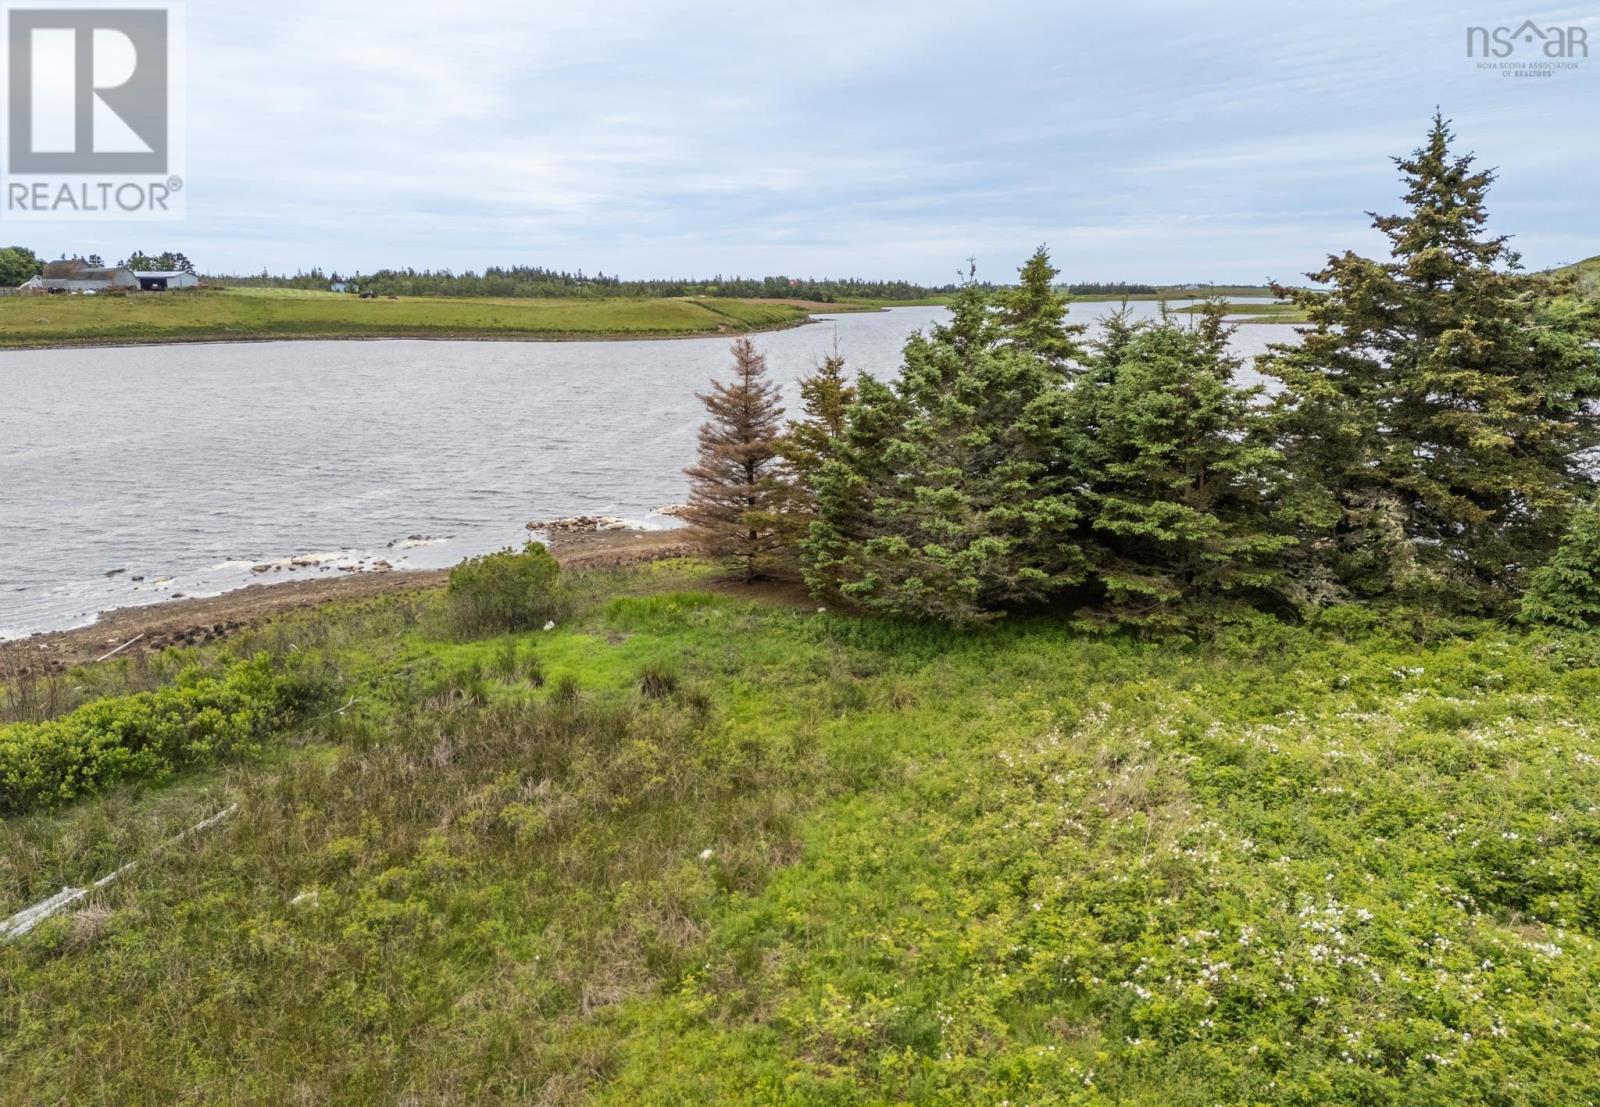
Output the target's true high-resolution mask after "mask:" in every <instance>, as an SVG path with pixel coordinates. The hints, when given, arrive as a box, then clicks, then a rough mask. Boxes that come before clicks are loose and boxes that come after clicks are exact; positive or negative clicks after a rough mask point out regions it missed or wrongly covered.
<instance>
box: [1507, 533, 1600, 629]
mask: <svg viewBox="0 0 1600 1107" xmlns="http://www.w3.org/2000/svg"><path fill="white" fill-rule="evenodd" d="M1522 619H1523V621H1524V622H1527V623H1542V624H1544V625H1545V626H1553V627H1566V628H1567V629H1569V630H1587V629H1589V628H1590V627H1594V626H1597V625H1600V504H1595V503H1588V504H1584V505H1583V506H1582V507H1580V508H1579V509H1578V510H1577V511H1576V512H1574V513H1573V516H1572V520H1571V522H1570V523H1569V524H1568V526H1567V532H1566V534H1565V535H1564V536H1563V537H1562V539H1561V546H1560V548H1559V549H1557V550H1556V553H1555V556H1554V557H1552V558H1551V559H1550V560H1549V561H1548V562H1547V563H1546V564H1545V565H1544V566H1542V567H1541V568H1540V569H1539V571H1538V572H1536V573H1534V574H1533V579H1532V581H1530V582H1529V585H1528V591H1527V594H1526V595H1524V596H1523V597H1522Z"/></svg>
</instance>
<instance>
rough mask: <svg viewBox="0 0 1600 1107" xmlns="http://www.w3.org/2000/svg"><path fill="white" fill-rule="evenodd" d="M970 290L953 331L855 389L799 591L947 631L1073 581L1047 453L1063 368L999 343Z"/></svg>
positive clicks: (1062, 509) (1052, 443)
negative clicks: (896, 373) (892, 377)
mask: <svg viewBox="0 0 1600 1107" xmlns="http://www.w3.org/2000/svg"><path fill="white" fill-rule="evenodd" d="M1015 333H1016V332H1014V331H1011V330H1008V325H1007V324H1006V322H1005V321H1004V320H1003V319H1002V318H1000V317H998V316H997V312H996V311H995V308H994V302H993V297H992V296H991V294H989V293H988V292H986V291H984V290H983V289H982V288H980V287H979V286H978V285H977V284H976V282H974V281H972V280H970V279H969V280H968V282H967V284H966V285H965V286H964V287H963V289H962V290H961V292H960V293H959V294H958V295H957V297H956V300H955V302H954V303H953V304H952V306H951V318H950V321H949V322H948V323H946V324H944V325H942V326H938V327H935V328H933V330H932V331H931V332H930V333H929V334H926V335H921V334H919V335H915V336H913V337H912V338H911V340H910V341H909V342H908V343H907V344H906V348H905V356H904V366H903V370H902V372H901V375H900V378H899V379H898V380H897V381H895V382H894V383H893V384H884V383H881V382H878V381H876V380H873V379H872V378H871V377H868V376H863V377H862V379H861V382H860V390H859V395H858V398H857V402H856V403H855V405H854V406H853V407H852V408H851V412H850V417H849V419H848V420H847V423H846V428H845V434H844V437H843V439H842V440H841V441H840V442H839V444H838V452H837V456H836V457H835V458H834V459H833V460H832V461H830V462H829V463H828V464H826V465H825V466H824V467H823V469H822V472H821V475H820V479H819V482H818V504H819V509H820V518H819V519H818V521H817V524H816V525H815V526H813V527H812V529H811V536H810V538H809V539H808V541H807V543H806V554H807V560H808V569H807V579H808V582H809V583H810V584H811V585H812V587H813V588H814V589H818V590H822V591H827V592H836V593H838V594H842V595H843V596H844V597H845V598H846V599H848V600H851V601H853V602H855V603H857V604H859V605H861V606H862V607H865V608H867V609H869V610H875V611H883V612H887V613H894V614H901V615H910V616H914V617H921V618H932V619H938V620H942V621H945V622H949V623H953V624H965V623H973V622H979V621H983V620H986V619H990V618H993V617H996V616H997V615H998V614H999V613H1000V612H1001V611H1003V610H1004V609H1005V608H1007V607H1011V606H1014V605H1017V604H1020V603H1023V602H1027V601H1037V600H1041V599H1044V598H1046V597H1048V596H1050V595H1052V594H1054V593H1055V592H1057V591H1058V590H1059V589H1061V588H1062V587H1063V586H1065V585H1067V584H1069V583H1072V582H1075V581H1076V580H1078V579H1080V576H1081V558H1080V556H1079V554H1078V551H1077V549H1076V548H1075V547H1074V546H1073V545H1072V544H1071V543H1070V542H1066V541H1063V535H1065V534H1066V533H1068V532H1069V531H1070V529H1071V527H1072V526H1073V524H1074V522H1075V520H1076V518H1077V504H1076V499H1075V496H1074V495H1073V492H1072V489H1071V488H1070V487H1069V486H1068V484H1067V481H1066V477H1065V474H1063V473H1059V472H1056V471H1054V470H1053V467H1052V464H1051V457H1052V453H1053V451H1054V450H1055V448H1056V445H1057V443H1058V442H1059V441H1060V439H1061V438H1062V436H1063V431H1064V417H1065V404H1064V401H1065V390H1064V389H1063V387H1062V383H1061V375H1060V371H1059V368H1058V367H1057V366H1056V365H1055V364H1054V363H1053V362H1052V361H1049V360H1046V359H1045V358H1044V357H1042V356H1040V355H1039V354H1038V353H1036V352H1034V351H1033V350H1031V349H1030V348H1028V346H1027V344H1026V343H1024V342H1022V341H1011V339H1012V338H1013V337H1014V335H1015Z"/></svg>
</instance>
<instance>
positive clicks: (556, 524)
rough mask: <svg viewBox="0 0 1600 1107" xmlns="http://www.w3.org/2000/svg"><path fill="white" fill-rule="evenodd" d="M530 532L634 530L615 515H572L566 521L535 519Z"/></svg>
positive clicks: (559, 532) (567, 532)
mask: <svg viewBox="0 0 1600 1107" xmlns="http://www.w3.org/2000/svg"><path fill="white" fill-rule="evenodd" d="M528 529H529V530H542V531H544V532H545V533H546V534H587V533H590V532H595V531H602V530H632V529H633V528H632V527H630V526H629V525H628V521H627V520H626V519H618V518H617V517H616V516H614V515H572V516H568V517H567V518H564V519H535V520H534V521H533V522H531V523H529V524H528Z"/></svg>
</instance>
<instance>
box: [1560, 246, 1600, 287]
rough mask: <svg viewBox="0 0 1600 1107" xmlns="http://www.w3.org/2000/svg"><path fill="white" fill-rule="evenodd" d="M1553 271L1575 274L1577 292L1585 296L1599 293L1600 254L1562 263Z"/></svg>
mask: <svg viewBox="0 0 1600 1107" xmlns="http://www.w3.org/2000/svg"><path fill="white" fill-rule="evenodd" d="M1555 272H1557V273H1575V274H1577V277H1578V291H1579V292H1581V293H1583V294H1584V295H1586V296H1595V295H1600V255H1596V256H1595V257H1592V258H1584V259H1583V260H1582V261H1575V262H1573V263H1572V264H1571V265H1563V266H1561V268H1559V269H1557V270H1555Z"/></svg>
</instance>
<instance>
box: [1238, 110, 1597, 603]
mask: <svg viewBox="0 0 1600 1107" xmlns="http://www.w3.org/2000/svg"><path fill="white" fill-rule="evenodd" d="M1452 137H1453V136H1452V134H1451V132H1450V129H1449V127H1448V125H1447V124H1446V122H1445V120H1444V119H1443V118H1442V117H1440V116H1439V115H1437V114H1436V115H1435V117H1434V120H1433V126H1432V128H1431V130H1430V132H1429V134H1428V139H1427V142H1426V143H1425V145H1424V146H1423V147H1422V148H1421V149H1419V150H1417V151H1416V152H1415V153H1413V155H1412V156H1411V157H1409V158H1397V159H1395V160H1396V164H1397V165H1398V167H1399V169H1400V171H1401V174H1402V176H1403V178H1404V180H1405V182H1406V194H1405V200H1406V205H1407V210H1406V212H1405V213H1404V214H1401V215H1393V216H1377V215H1374V216H1373V225H1374V226H1375V227H1377V228H1378V229H1379V230H1380V231H1382V232H1383V233H1384V235H1385V236H1387V238H1388V239H1389V243H1390V258H1389V260H1387V261H1375V260H1372V259H1368V258H1364V257H1360V256H1357V255H1356V254H1353V253H1345V254H1343V255H1340V256H1335V257H1331V258H1329V260H1328V264H1327V266H1326V267H1325V268H1324V269H1323V270H1321V271H1320V272H1317V273H1313V274H1310V276H1311V277H1312V279H1313V280H1315V281H1317V282H1318V283H1320V284H1325V285H1328V286H1329V288H1328V290H1327V291H1325V292H1297V293H1294V294H1293V295H1294V298H1295V299H1296V301H1297V302H1298V303H1299V304H1300V306H1301V307H1302V308H1303V309H1305V311H1306V313H1307V315H1308V318H1309V320H1310V322H1311V327H1310V328H1309V329H1308V330H1307V331H1306V332H1304V335H1303V341H1302V342H1301V343H1300V344H1299V345H1298V346H1296V347H1279V348H1276V349H1275V351H1274V354H1273V356H1272V357H1271V358H1270V359H1269V360H1268V361H1267V362H1266V363H1264V364H1263V366H1262V368H1263V370H1264V371H1265V372H1268V373H1270V374H1272V375H1275V376H1277V377H1279V378H1280V379H1282V380H1283V381H1284V382H1285V384H1286V385H1287V390H1286V392H1285V394H1284V396H1283V397H1282V401H1281V409H1282V413H1283V426H1284V430H1285V434H1286V438H1285V446H1286V450H1287V452H1288V455H1289V457H1290V460H1291V462H1292V463H1293V465H1294V466H1295V468H1296V471H1297V474H1298V476H1299V479H1300V480H1301V481H1302V482H1303V483H1304V485H1305V486H1306V487H1308V488H1321V489H1323V490H1325V492H1324V495H1323V497H1322V501H1321V502H1320V503H1313V502H1311V501H1310V500H1309V499H1308V501H1307V502H1306V504H1305V505H1304V506H1305V509H1306V510H1305V515H1306V517H1307V518H1308V519H1312V518H1315V519H1318V520H1319V521H1320V526H1319V528H1317V531H1318V532H1317V533H1312V534H1308V537H1310V538H1312V539H1314V540H1316V541H1319V542H1320V543H1321V544H1322V545H1324V546H1326V547H1327V548H1328V549H1329V550H1330V555H1329V557H1330V562H1331V567H1332V569H1333V572H1334V573H1335V574H1336V576H1337V577H1338V578H1339V580H1340V581H1341V582H1342V584H1343V585H1344V586H1345V587H1346V588H1348V589H1350V590H1352V591H1354V592H1356V593H1358V594H1361V593H1364V594H1378V593H1386V592H1393V593H1399V594H1401V595H1406V596H1410V597H1412V598H1417V599H1423V598H1430V597H1431V598H1444V597H1449V598H1451V599H1453V600H1454V601H1455V602H1460V603H1464V604H1467V605H1472V606H1480V607H1490V608H1493V607H1497V606H1501V605H1503V604H1504V602H1505V601H1506V600H1507V598H1508V597H1509V595H1510V594H1511V592H1512V590H1513V589H1514V587H1515V585H1516V582H1517V577H1518V576H1519V574H1520V572H1521V571H1522V569H1523V568H1524V567H1526V566H1527V565H1529V564H1533V563H1537V562H1538V561H1540V560H1542V559H1543V558H1544V557H1545V556H1546V555H1547V553H1548V551H1549V550H1550V548H1551V547H1552V546H1553V544H1554V543H1555V541H1556V539H1557V538H1558V536H1559V534H1560V528H1561V523H1562V520H1563V518H1564V516H1565V511H1566V508H1567V506H1568V504H1569V503H1570V502H1571V500H1572V497H1573V496H1574V494H1575V493H1581V492H1582V491H1583V490H1585V489H1586V488H1587V487H1588V486H1589V485H1590V483H1591V481H1590V478H1589V477H1588V476H1587V474H1586V473H1585V472H1584V471H1583V470H1582V469H1581V467H1580V460H1579V455H1580V454H1581V453H1582V452H1583V451H1585V450H1587V449H1590V448H1592V447H1594V446H1596V445H1600V418H1597V416H1596V413H1595V409H1594V408H1593V406H1592V401H1593V400H1594V399H1595V398H1596V397H1600V358H1597V355H1596V351H1595V348H1594V345H1593V342H1594V339H1595V337H1596V336H1597V335H1600V326H1597V316H1596V312H1595V310H1594V308H1593V307H1592V306H1587V307H1580V308H1574V307H1570V306H1562V305H1559V304H1556V303H1554V302H1553V301H1552V295H1553V293H1555V292H1558V291H1560V289H1559V288H1556V287H1554V286H1553V284H1552V283H1551V282H1550V281H1549V280H1548V279H1546V278H1543V277H1537V276H1529V275H1525V274H1522V273H1519V272H1517V271H1516V270H1517V268H1518V260H1517V256H1516V254H1515V253H1514V252H1513V251H1512V250H1511V249H1510V247H1509V245H1508V243H1507V239H1506V238H1505V237H1503V236H1493V235H1488V234H1486V233H1485V231H1484V228H1485V225H1486V223H1487V212H1486V209H1485V197H1486V194H1487V192H1488V189H1489V186H1490V184H1491V183H1492V182H1493V180H1494V175H1493V173H1491V172H1486V171H1479V170H1475V169H1474V168H1473V158H1472V157H1471V156H1470V155H1466V156H1460V157H1457V156H1455V155H1453V154H1452V153H1451V150H1450V143H1451V140H1452Z"/></svg>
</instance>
